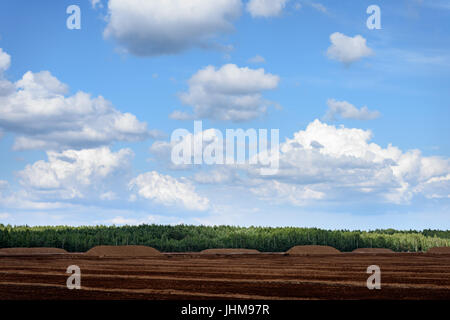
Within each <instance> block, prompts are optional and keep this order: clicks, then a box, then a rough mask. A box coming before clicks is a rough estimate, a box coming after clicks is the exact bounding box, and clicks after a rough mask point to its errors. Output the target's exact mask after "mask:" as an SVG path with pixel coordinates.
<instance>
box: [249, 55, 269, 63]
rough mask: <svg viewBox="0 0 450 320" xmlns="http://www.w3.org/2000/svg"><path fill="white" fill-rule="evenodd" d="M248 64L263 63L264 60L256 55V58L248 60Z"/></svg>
mask: <svg viewBox="0 0 450 320" xmlns="http://www.w3.org/2000/svg"><path fill="white" fill-rule="evenodd" d="M248 62H250V63H265V62H266V59H264V57H261V56H260V55H256V56H254V57H252V58H250V59H248Z"/></svg>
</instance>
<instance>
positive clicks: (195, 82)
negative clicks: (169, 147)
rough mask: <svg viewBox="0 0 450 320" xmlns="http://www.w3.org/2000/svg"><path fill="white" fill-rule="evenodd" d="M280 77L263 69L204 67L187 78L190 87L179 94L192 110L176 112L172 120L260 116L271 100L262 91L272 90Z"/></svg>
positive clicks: (231, 65) (239, 119)
mask: <svg viewBox="0 0 450 320" xmlns="http://www.w3.org/2000/svg"><path fill="white" fill-rule="evenodd" d="M279 80H280V78H279V77H278V76H276V75H273V74H270V73H266V72H265V71H264V69H262V68H261V69H250V68H247V67H244V68H239V67H238V66H236V65H234V64H226V65H224V66H222V67H221V68H220V69H216V68H215V67H214V66H207V67H206V68H204V69H201V70H199V71H198V72H197V73H195V74H194V75H193V76H192V77H191V78H190V79H189V81H188V84H189V90H188V92H184V93H182V94H180V100H181V102H182V103H183V104H185V105H189V106H192V107H193V109H194V113H193V114H192V115H191V114H187V113H184V112H180V111H176V112H175V113H173V114H171V118H173V119H182V120H185V119H187V118H208V119H214V120H230V121H245V120H251V119H255V118H258V117H260V116H262V115H263V114H264V113H265V112H266V110H267V108H268V106H269V105H271V104H272V103H271V102H270V101H268V100H266V99H264V98H263V97H262V93H263V92H264V91H267V90H272V89H275V88H276V87H277V86H278V82H279Z"/></svg>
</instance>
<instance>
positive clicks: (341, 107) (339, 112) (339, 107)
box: [324, 99, 380, 120]
mask: <svg viewBox="0 0 450 320" xmlns="http://www.w3.org/2000/svg"><path fill="white" fill-rule="evenodd" d="M327 105H328V111H327V113H326V114H325V116H324V119H325V120H336V119H337V118H338V117H341V118H343V119H356V120H372V119H376V118H378V117H379V116H380V113H379V112H378V111H370V110H369V109H368V108H367V106H363V107H361V109H358V108H356V107H355V106H354V105H352V104H351V103H349V102H347V101H336V100H335V99H328V101H327Z"/></svg>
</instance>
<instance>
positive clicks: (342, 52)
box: [327, 32, 374, 66]
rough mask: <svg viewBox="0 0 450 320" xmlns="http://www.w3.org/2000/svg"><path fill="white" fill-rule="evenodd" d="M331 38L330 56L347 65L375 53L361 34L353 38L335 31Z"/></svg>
mask: <svg viewBox="0 0 450 320" xmlns="http://www.w3.org/2000/svg"><path fill="white" fill-rule="evenodd" d="M330 40H331V46H330V47H329V48H328V51H327V56H328V58H330V59H333V60H337V61H340V62H342V63H344V64H345V65H347V66H348V65H350V64H351V63H353V62H355V61H358V60H360V59H361V58H363V57H368V56H370V55H373V54H374V52H373V50H372V49H370V48H369V47H367V45H366V39H364V38H363V37H362V36H360V35H356V36H354V37H353V38H352V37H349V36H346V35H345V34H342V33H339V32H335V33H333V34H332V35H331V36H330Z"/></svg>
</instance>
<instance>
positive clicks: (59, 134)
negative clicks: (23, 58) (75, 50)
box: [0, 71, 157, 150]
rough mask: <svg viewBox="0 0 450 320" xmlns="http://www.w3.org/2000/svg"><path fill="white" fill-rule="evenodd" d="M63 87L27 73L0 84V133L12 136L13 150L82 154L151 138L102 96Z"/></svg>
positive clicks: (42, 74) (45, 74) (44, 75)
mask: <svg viewBox="0 0 450 320" xmlns="http://www.w3.org/2000/svg"><path fill="white" fill-rule="evenodd" d="M67 92H68V87H67V85H65V84H64V83H61V82H60V81H59V80H58V79H57V78H55V77H54V76H52V75H51V74H50V72H48V71H42V72H38V73H33V72H31V71H28V72H27V73H25V74H24V75H23V77H22V79H20V80H19V81H17V82H16V83H11V82H9V81H6V80H3V82H2V80H1V79H0V130H4V131H9V132H13V133H16V134H17V135H18V136H16V138H15V143H14V149H15V150H26V149H44V150H61V149H83V148H93V147H99V146H103V145H108V144H111V143H112V142H114V141H137V140H143V139H146V138H148V137H154V136H155V135H157V133H156V132H154V131H149V130H147V124H146V123H144V122H140V121H139V120H138V119H137V118H136V116H134V115H133V114H131V113H122V112H120V111H118V110H117V109H115V108H114V107H113V106H112V104H111V103H110V102H109V101H107V100H106V99H104V98H103V97H102V96H99V97H96V98H92V97H91V96H90V95H89V94H88V93H85V92H82V91H79V92H77V93H76V94H74V95H72V96H67Z"/></svg>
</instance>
